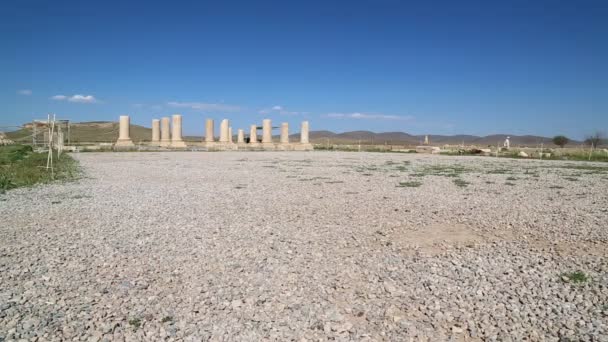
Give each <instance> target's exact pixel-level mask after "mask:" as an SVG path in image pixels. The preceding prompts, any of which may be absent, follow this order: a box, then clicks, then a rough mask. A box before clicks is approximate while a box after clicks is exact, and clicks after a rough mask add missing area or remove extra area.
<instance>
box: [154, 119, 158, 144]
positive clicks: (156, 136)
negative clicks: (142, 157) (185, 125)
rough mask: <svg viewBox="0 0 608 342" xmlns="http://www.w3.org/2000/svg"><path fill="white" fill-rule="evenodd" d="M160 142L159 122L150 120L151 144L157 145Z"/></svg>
mask: <svg viewBox="0 0 608 342" xmlns="http://www.w3.org/2000/svg"><path fill="white" fill-rule="evenodd" d="M159 142H160V120H158V119H154V120H152V143H154V144H158V143H159Z"/></svg>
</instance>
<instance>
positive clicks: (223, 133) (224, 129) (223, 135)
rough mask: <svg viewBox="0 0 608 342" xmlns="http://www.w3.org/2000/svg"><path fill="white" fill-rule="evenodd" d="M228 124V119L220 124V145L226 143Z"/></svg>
mask: <svg viewBox="0 0 608 342" xmlns="http://www.w3.org/2000/svg"><path fill="white" fill-rule="evenodd" d="M229 124H230V122H229V121H228V119H224V120H222V123H220V142H221V143H228V141H229V140H228V133H229V132H228V125H229Z"/></svg>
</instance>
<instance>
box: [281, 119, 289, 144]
mask: <svg viewBox="0 0 608 342" xmlns="http://www.w3.org/2000/svg"><path fill="white" fill-rule="evenodd" d="M281 144H289V124H288V123H287V122H283V123H282V124H281Z"/></svg>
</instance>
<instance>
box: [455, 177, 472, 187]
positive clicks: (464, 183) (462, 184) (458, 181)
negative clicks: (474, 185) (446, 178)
mask: <svg viewBox="0 0 608 342" xmlns="http://www.w3.org/2000/svg"><path fill="white" fill-rule="evenodd" d="M454 184H456V185H457V186H459V187H461V188H466V187H467V186H469V184H471V183H469V182H467V181H465V180H463V179H461V178H456V179H454Z"/></svg>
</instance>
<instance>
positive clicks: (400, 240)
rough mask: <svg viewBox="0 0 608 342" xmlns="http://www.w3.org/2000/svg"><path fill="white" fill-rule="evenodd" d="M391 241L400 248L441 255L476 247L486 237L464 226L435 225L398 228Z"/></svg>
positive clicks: (390, 238) (390, 236)
mask: <svg viewBox="0 0 608 342" xmlns="http://www.w3.org/2000/svg"><path fill="white" fill-rule="evenodd" d="M388 237H389V240H390V241H392V243H394V244H395V245H397V246H399V247H414V248H417V249H419V250H422V251H424V252H428V253H432V254H435V253H440V252H442V251H445V250H447V249H450V248H451V247H455V246H474V245H475V244H476V243H480V242H484V241H487V239H486V238H485V237H483V236H482V235H480V234H478V233H476V232H474V231H473V230H472V229H470V228H468V227H467V226H465V225H462V224H434V225H430V226H426V227H423V228H420V229H416V230H412V229H411V228H409V227H403V228H397V229H395V230H394V231H393V232H392V233H391V234H390V235H389V236H388Z"/></svg>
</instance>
